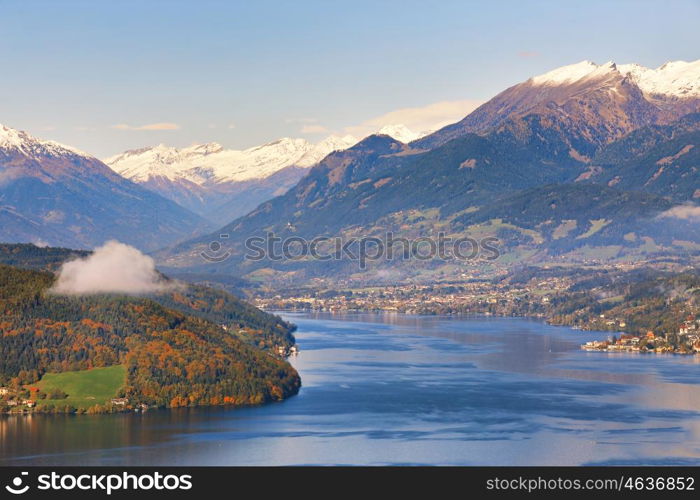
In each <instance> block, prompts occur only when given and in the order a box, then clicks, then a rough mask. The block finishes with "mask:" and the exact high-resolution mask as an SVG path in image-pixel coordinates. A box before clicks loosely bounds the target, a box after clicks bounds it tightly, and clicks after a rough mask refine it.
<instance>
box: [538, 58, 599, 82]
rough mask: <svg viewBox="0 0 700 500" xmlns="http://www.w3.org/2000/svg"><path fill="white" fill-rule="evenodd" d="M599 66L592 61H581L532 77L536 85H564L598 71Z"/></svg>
mask: <svg viewBox="0 0 700 500" xmlns="http://www.w3.org/2000/svg"><path fill="white" fill-rule="evenodd" d="M598 68H599V66H598V65H597V64H596V63H594V62H592V61H581V62H579V63H576V64H569V65H567V66H562V67H560V68H556V69H553V70H552V71H548V72H547V73H544V74H542V75H539V76H535V77H533V78H532V79H531V81H532V83H533V84H535V85H562V84H567V83H574V82H576V81H578V80H580V79H581V78H584V77H586V76H588V75H590V74H591V73H592V72H594V71H596V70H597V69H598Z"/></svg>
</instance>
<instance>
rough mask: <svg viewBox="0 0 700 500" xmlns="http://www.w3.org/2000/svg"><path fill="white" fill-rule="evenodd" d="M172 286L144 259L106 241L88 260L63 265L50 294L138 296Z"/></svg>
mask: <svg viewBox="0 0 700 500" xmlns="http://www.w3.org/2000/svg"><path fill="white" fill-rule="evenodd" d="M176 286H177V285H175V284H173V283H168V282H165V281H164V280H163V279H162V277H161V276H160V275H159V274H158V272H157V271H156V266H155V262H154V261H153V259H152V258H150V257H149V256H148V255H144V254H143V253H141V252H140V251H139V250H137V249H136V248H134V247H131V246H129V245H125V244H124V243H120V242H118V241H108V242H107V243H105V244H104V245H103V246H101V247H99V248H96V249H95V251H94V252H93V253H92V254H91V255H89V256H88V257H85V258H83V259H77V260H73V261H70V262H66V263H65V264H63V265H62V266H61V269H60V270H59V272H58V279H57V280H56V283H55V284H54V286H53V288H52V289H51V291H52V292H53V293H57V294H62V295H87V294H95V293H119V294H126V295H141V294H145V293H155V292H163V291H167V290H170V289H173V288H174V287H176Z"/></svg>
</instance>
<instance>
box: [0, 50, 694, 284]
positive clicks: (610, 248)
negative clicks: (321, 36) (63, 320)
mask: <svg viewBox="0 0 700 500" xmlns="http://www.w3.org/2000/svg"><path fill="white" fill-rule="evenodd" d="M699 140H700V60H699V61H695V62H683V61H676V62H670V63H666V64H664V65H663V66H661V67H659V68H657V69H649V68H644V67H642V66H639V65H636V64H623V65H617V64H615V63H613V62H608V63H605V64H601V65H598V64H595V63H592V62H589V61H584V62H581V63H577V64H573V65H569V66H564V67H562V68H558V69H555V70H553V71H550V72H548V73H545V74H543V75H539V76H535V77H532V78H530V79H528V80H526V81H524V82H522V83H519V84H517V85H514V86H512V87H510V88H508V89H506V90H504V91H503V92H501V93H500V94H498V95H496V96H495V97H493V98H492V99H491V100H489V101H487V102H486V103H484V104H483V105H481V106H480V107H479V108H477V109H476V110H475V111H473V112H472V113H470V114H469V115H468V116H466V117H465V118H464V119H462V120H460V121H459V122H457V123H454V124H451V125H448V126H446V127H443V128H442V129H440V130H437V131H434V132H431V133H428V134H427V135H425V134H422V133H421V134H416V133H413V132H412V131H410V130H408V129H407V128H406V127H404V126H402V125H392V126H388V127H385V128H383V129H381V130H379V131H378V133H377V134H375V135H371V136H369V137H366V138H364V139H362V140H360V141H359V142H358V141H357V140H356V139H355V138H354V137H350V136H345V137H337V136H331V137H329V138H327V139H325V140H324V141H321V142H320V143H318V144H311V143H309V142H308V141H306V140H303V139H291V138H284V139H280V140H278V141H274V142H272V143H269V144H264V145H262V146H258V147H254V148H249V149H246V150H231V149H226V148H224V147H223V146H221V145H219V144H216V143H208V144H201V145H195V146H191V147H188V148H180V149H178V148H170V147H167V146H164V145H159V146H156V147H152V148H144V149H141V150H134V151H127V152H125V153H122V154H119V155H116V156H113V157H111V158H108V159H106V160H105V162H102V161H100V160H98V159H96V158H94V157H92V156H90V155H88V154H86V153H82V152H80V151H78V150H75V149H74V148H70V147H68V146H62V145H59V144H57V143H55V142H51V141H42V140H39V139H36V138H34V137H32V136H30V135H29V134H26V133H24V132H19V131H16V130H13V129H10V128H7V127H2V128H0V222H2V226H1V227H0V239H2V240H4V241H20V242H35V243H39V244H44V243H49V244H52V245H61V246H70V247H74V248H86V247H92V246H95V245H96V244H99V243H102V242H103V241H105V240H106V239H111V238H116V239H119V240H121V241H124V242H126V243H130V244H133V245H135V246H138V247H139V248H142V249H146V250H155V249H159V248H160V249H161V250H160V251H158V252H157V253H156V254H155V255H156V256H157V258H158V259H160V263H161V264H162V265H164V266H166V267H169V268H171V269H170V270H171V271H174V270H175V269H174V268H178V269H177V272H178V273H189V274H192V275H202V274H207V273H208V274H213V273H219V274H225V275H227V276H242V277H245V278H246V279H250V280H252V281H256V280H257V281H258V282H259V281H260V280H263V281H264V280H272V281H274V282H279V280H280V279H286V280H289V281H290V282H298V281H300V280H302V281H303V280H307V279H314V278H317V277H338V276H343V277H351V276H355V271H356V269H355V267H354V264H353V263H348V262H318V261H313V260H311V261H309V260H306V261H299V260H294V261H284V262H269V261H267V262H250V261H248V260H246V259H244V258H243V255H244V253H245V252H244V244H245V241H246V240H247V239H248V238H250V237H251V236H260V235H264V234H265V233H267V232H269V231H273V232H274V233H275V234H276V235H277V236H281V237H285V236H295V237H305V238H313V237H317V236H324V237H329V236H358V235H359V236H370V235H375V236H376V235H381V234H385V233H386V232H387V231H392V232H393V233H395V234H396V235H405V236H407V237H409V236H410V237H424V236H431V235H434V234H435V233H436V232H439V231H442V232H445V233H447V234H450V235H454V236H465V235H469V236H474V237H479V238H483V237H487V236H493V237H496V238H498V239H499V241H500V242H501V245H502V246H501V254H502V257H503V258H501V259H499V260H498V261H497V262H493V263H488V266H491V267H492V268H493V267H494V266H507V265H509V263H517V262H522V261H523V260H526V259H529V260H536V261H541V262H546V261H548V260H551V259H574V260H591V259H593V260H596V259H609V258H615V259H638V258H649V257H654V256H659V255H671V254H673V255H680V256H682V257H683V258H695V257H696V256H697V255H698V251H699V250H700V236H699V235H698V224H697V218H698V213H699V212H700V208H699V207H698V201H699V200H700V179H699V178H698V172H699V171H700V164H699V161H698V160H699V158H698V151H700V148H699V146H700V145H698V141H699ZM215 227H219V229H218V230H216V231H213V232H211V229H213V228H215ZM221 235H226V236H227V238H226V241H225V242H221V243H224V245H225V246H226V252H228V253H230V254H231V256H230V258H226V259H224V260H223V261H221V262H215V263H211V262H208V261H205V260H203V258H202V254H203V253H206V252H207V251H208V249H210V248H211V244H212V242H214V241H216V242H220V240H221ZM183 242H184V243H183ZM227 255H228V254H227ZM214 260H218V259H214ZM469 265H471V266H474V265H476V264H473V263H472V264H469ZM478 265H479V266H481V265H486V264H483V263H479V264H478ZM465 266H467V264H465V263H440V262H433V263H424V264H421V265H416V263H415V262H412V263H410V264H406V265H403V264H401V263H396V262H392V263H388V262H385V263H376V264H373V269H371V270H370V272H368V273H365V275H364V277H363V278H361V279H370V280H371V279H375V278H377V277H378V276H390V277H391V279H397V276H399V275H400V276H401V277H402V278H406V279H409V278H410V279H425V280H430V279H436V278H445V279H447V278H449V277H450V276H452V275H454V273H462V272H463V269H464V267H465ZM390 270H391V273H390V272H388V271H390ZM396 273H398V274H396Z"/></svg>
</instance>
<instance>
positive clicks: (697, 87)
mask: <svg viewBox="0 0 700 500" xmlns="http://www.w3.org/2000/svg"><path fill="white" fill-rule="evenodd" d="M618 69H619V70H620V73H622V74H624V75H626V76H629V78H630V79H631V80H633V81H634V82H635V83H636V84H637V86H639V88H640V89H642V92H644V93H646V94H650V95H665V96H673V97H678V98H689V97H699V96H700V59H698V60H697V61H693V62H686V61H671V62H667V63H666V64H664V65H662V66H660V67H659V68H657V69H650V68H646V67H644V66H641V65H639V64H622V65H620V66H619V68H618Z"/></svg>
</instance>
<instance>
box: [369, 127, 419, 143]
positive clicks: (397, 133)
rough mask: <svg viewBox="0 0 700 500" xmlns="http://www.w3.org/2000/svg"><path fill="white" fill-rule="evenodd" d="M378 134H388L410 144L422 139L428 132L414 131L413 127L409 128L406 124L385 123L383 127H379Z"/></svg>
mask: <svg viewBox="0 0 700 500" xmlns="http://www.w3.org/2000/svg"><path fill="white" fill-rule="evenodd" d="M377 134H381V135H388V136H389V137H391V138H393V139H396V140H397V141H399V142H403V143H404V144H408V143H409V142H412V141H415V140H416V139H420V138H421V137H423V136H424V135H426V134H427V133H418V132H414V131H412V130H411V129H409V128H408V127H407V126H406V125H403V124H401V123H397V124H392V125H384V126H383V127H382V128H380V129H379V131H378V132H377Z"/></svg>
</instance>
